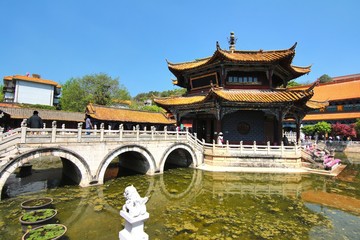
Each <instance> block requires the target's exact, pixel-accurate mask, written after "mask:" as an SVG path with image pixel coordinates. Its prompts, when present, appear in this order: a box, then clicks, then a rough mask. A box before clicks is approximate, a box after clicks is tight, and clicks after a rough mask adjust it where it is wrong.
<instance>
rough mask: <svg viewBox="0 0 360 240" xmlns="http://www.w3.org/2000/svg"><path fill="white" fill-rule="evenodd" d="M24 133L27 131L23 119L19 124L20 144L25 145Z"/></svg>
mask: <svg viewBox="0 0 360 240" xmlns="http://www.w3.org/2000/svg"><path fill="white" fill-rule="evenodd" d="M26 131H27V124H26V119H23V120H22V122H21V140H20V141H21V143H26Z"/></svg>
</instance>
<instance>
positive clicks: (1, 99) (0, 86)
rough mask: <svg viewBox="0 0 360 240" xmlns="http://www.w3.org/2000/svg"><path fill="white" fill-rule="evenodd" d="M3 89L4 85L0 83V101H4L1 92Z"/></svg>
mask: <svg viewBox="0 0 360 240" xmlns="http://www.w3.org/2000/svg"><path fill="white" fill-rule="evenodd" d="M3 89H4V85H2V84H0V102H3V101H4V92H3Z"/></svg>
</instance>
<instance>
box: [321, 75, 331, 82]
mask: <svg viewBox="0 0 360 240" xmlns="http://www.w3.org/2000/svg"><path fill="white" fill-rule="evenodd" d="M332 80H333V79H332V78H331V77H330V76H329V75H327V74H323V75H322V76H321V77H319V81H320V83H327V82H332Z"/></svg>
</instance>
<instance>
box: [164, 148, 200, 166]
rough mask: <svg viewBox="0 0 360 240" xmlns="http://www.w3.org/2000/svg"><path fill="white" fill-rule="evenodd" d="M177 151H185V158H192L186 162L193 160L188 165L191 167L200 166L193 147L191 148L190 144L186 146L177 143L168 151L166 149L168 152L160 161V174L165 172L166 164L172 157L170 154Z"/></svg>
mask: <svg viewBox="0 0 360 240" xmlns="http://www.w3.org/2000/svg"><path fill="white" fill-rule="evenodd" d="M177 150H182V151H184V153H185V157H186V158H191V159H185V160H186V161H189V160H191V163H190V164H188V165H189V166H193V167H196V166H198V165H199V163H198V159H197V157H196V154H195V152H194V150H193V148H192V147H190V146H189V145H188V144H185V143H175V144H173V145H171V146H170V147H169V148H168V149H166V151H165V152H164V154H163V156H162V158H161V160H160V164H159V167H160V173H163V172H164V167H165V163H166V161H167V160H168V157H169V156H170V154H172V153H174V151H177Z"/></svg>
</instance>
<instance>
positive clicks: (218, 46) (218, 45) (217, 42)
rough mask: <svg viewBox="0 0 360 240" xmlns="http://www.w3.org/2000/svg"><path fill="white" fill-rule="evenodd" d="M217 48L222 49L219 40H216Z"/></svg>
mask: <svg viewBox="0 0 360 240" xmlns="http://www.w3.org/2000/svg"><path fill="white" fill-rule="evenodd" d="M216 49H220V44H219V41H216Z"/></svg>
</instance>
